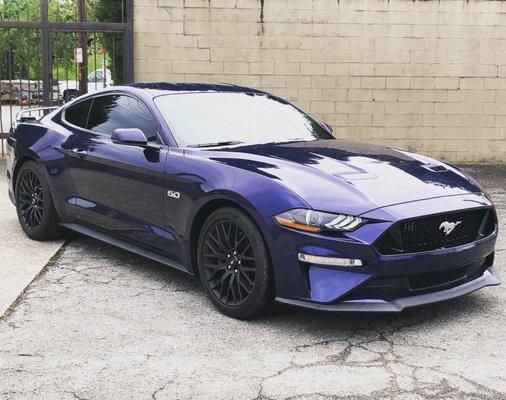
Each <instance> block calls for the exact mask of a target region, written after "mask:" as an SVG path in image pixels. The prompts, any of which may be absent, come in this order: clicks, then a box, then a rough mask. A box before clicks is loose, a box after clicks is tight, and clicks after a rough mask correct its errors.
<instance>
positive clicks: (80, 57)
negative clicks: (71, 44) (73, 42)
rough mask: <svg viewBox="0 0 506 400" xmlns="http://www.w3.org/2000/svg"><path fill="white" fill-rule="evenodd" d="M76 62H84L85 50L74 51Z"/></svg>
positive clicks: (76, 49)
mask: <svg viewBox="0 0 506 400" xmlns="http://www.w3.org/2000/svg"><path fill="white" fill-rule="evenodd" d="M74 60H76V63H78V64H80V63H82V62H83V48H82V47H76V48H75V49H74Z"/></svg>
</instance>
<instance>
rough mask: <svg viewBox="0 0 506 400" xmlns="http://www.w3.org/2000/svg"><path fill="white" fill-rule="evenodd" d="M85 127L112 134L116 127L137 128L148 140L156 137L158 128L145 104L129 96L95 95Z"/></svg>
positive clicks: (154, 139)
mask: <svg viewBox="0 0 506 400" xmlns="http://www.w3.org/2000/svg"><path fill="white" fill-rule="evenodd" d="M87 128H88V129H89V130H91V131H94V132H98V133H103V134H106V135H112V133H113V132H114V130H115V129H118V128H138V129H140V130H142V131H143V132H144V134H145V135H146V138H147V139H148V140H149V141H156V140H157V139H158V129H157V127H156V124H155V123H154V121H153V118H152V117H151V114H150V112H149V111H148V109H147V108H146V106H145V105H144V104H143V103H141V102H140V101H139V100H137V99H134V98H133V97H130V96H121V95H111V96H99V97H96V98H95V100H94V101H93V105H92V106H91V112H90V116H89V118H88V126H87Z"/></svg>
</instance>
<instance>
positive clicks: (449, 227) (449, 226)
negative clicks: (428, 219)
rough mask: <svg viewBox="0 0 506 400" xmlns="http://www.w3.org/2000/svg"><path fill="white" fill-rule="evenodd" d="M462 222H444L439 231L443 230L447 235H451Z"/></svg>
mask: <svg viewBox="0 0 506 400" xmlns="http://www.w3.org/2000/svg"><path fill="white" fill-rule="evenodd" d="M461 222H462V221H457V222H450V221H444V222H442V223H441V225H439V229H443V232H444V233H445V235H449V234H450V233H452V232H453V230H454V229H455V228H456V227H457V225H458V224H460V223H461Z"/></svg>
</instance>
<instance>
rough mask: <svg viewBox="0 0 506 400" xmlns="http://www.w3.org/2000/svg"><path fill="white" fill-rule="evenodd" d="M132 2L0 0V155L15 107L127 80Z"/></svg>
mask: <svg viewBox="0 0 506 400" xmlns="http://www.w3.org/2000/svg"><path fill="white" fill-rule="evenodd" d="M132 2H133V0H75V1H73V2H72V1H64V2H62V1H61V0H4V1H3V2H1V1H0V99H1V104H0V141H1V148H0V155H2V156H3V155H4V154H5V144H4V139H5V138H6V137H7V134H8V132H9V129H10V127H11V125H12V122H13V121H14V118H15V116H16V114H17V112H18V111H19V110H21V109H25V108H33V107H40V106H46V107H47V106H53V105H60V104H62V103H64V102H66V101H70V100H72V99H73V98H75V97H77V96H79V95H81V94H84V93H87V92H91V91H96V90H99V89H102V88H103V87H105V86H110V85H113V84H122V83H128V82H132V81H133V15H132V13H133V5H132Z"/></svg>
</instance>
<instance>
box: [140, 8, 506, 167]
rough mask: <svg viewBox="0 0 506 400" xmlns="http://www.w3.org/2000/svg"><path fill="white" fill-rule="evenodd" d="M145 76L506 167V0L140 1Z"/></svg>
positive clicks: (372, 138)
mask: <svg viewBox="0 0 506 400" xmlns="http://www.w3.org/2000/svg"><path fill="white" fill-rule="evenodd" d="M134 32H135V36H134V38H135V43H134V46H135V54H134V57H135V78H136V80H137V81H191V82H229V83H237V84H241V85H247V86H252V87H257V88H262V89H265V90H267V91H270V92H272V93H274V94H277V95H280V96H283V97H285V98H287V99H289V100H291V101H293V102H295V103H296V104H297V105H298V106H300V107H302V108H303V109H304V110H306V111H308V112H309V113H311V114H312V115H313V116H315V117H317V118H318V119H320V120H322V121H325V122H328V123H330V124H331V125H332V126H333V127H334V130H335V134H336V136H339V137H343V138H350V139H355V140H359V141H365V142H372V143H377V144H385V145H388V146H393V147H398V148H402V149H407V150H410V151H416V152H421V153H424V154H427V155H431V156H435V157H439V158H442V159H445V160H447V161H450V162H506V2H503V1H473V0H470V1H451V0H449V1H444V0H442V1H406V0H405V1H401V0H391V1H383V0H339V1H338V0H134Z"/></svg>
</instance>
